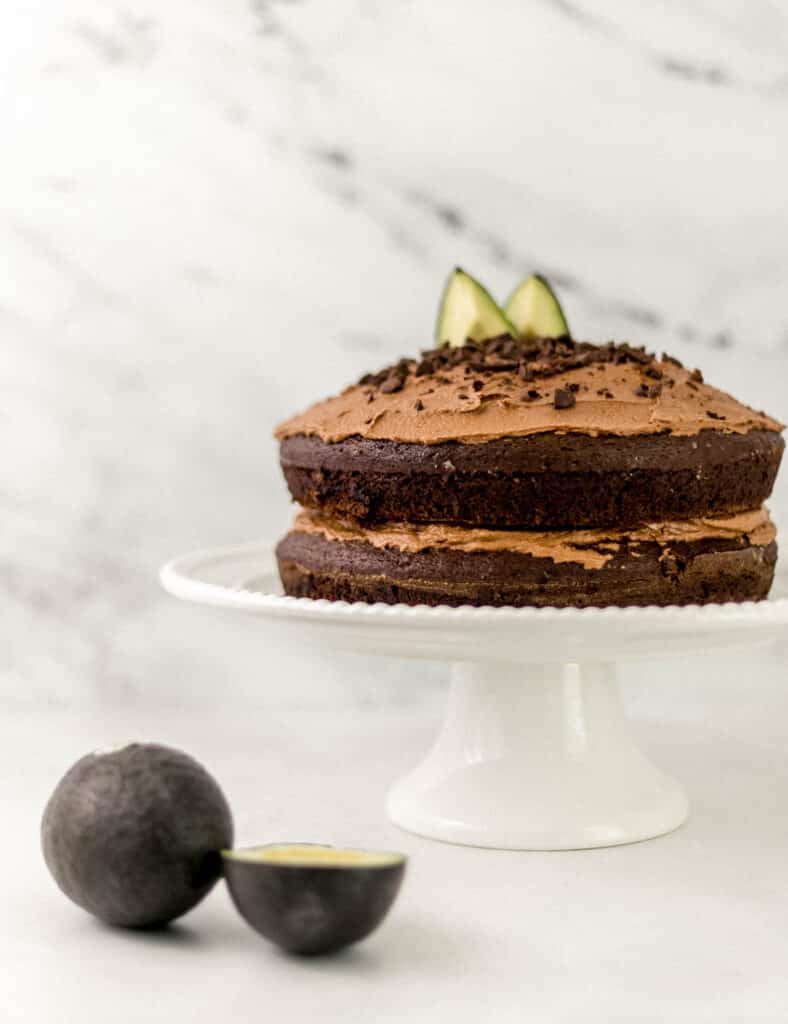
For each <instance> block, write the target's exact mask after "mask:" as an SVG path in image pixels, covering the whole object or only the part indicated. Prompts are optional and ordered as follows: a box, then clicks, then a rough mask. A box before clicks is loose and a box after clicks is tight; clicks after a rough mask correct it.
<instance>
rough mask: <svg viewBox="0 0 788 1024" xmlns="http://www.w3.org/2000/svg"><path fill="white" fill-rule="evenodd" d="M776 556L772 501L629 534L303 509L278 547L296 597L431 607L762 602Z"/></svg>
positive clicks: (285, 580)
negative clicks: (391, 519) (376, 520)
mask: <svg viewBox="0 0 788 1024" xmlns="http://www.w3.org/2000/svg"><path fill="white" fill-rule="evenodd" d="M776 557H777V548H776V543H775V531H774V527H773V525H772V523H771V521H770V520H769V517H768V514H767V512H766V511H765V510H764V509H758V510H755V511H749V512H744V513H740V514H737V515H732V516H723V517H713V518H709V517H706V518H698V519H692V520H688V521H677V522H670V521H664V522H652V523H648V524H646V525H643V526H641V527H639V528H637V529H634V530H629V531H625V530H601V529H594V530H579V531H509V530H483V529H464V528H462V527H456V526H439V525H430V526H423V527H420V526H417V525H413V524H404V523H396V524H389V525H387V526H385V527H380V528H372V529H367V528H363V527H361V526H359V525H357V524H352V523H344V522H339V521H336V520H331V519H327V518H325V517H323V516H320V515H319V514H315V513H308V512H303V513H301V514H300V515H299V516H298V518H297V519H296V522H295V524H294V527H293V529H292V530H291V532H290V533H288V534H287V536H286V537H285V538H284V539H283V540H282V541H281V543H280V544H279V546H278V548H277V558H278V561H279V569H280V574H281V576H282V580H283V583H284V587H285V591H286V592H287V593H288V594H292V595H294V596H301V597H313V598H328V599H330V600H348V601H367V602H375V601H383V602H385V603H389V604H394V603H398V602H403V603H405V604H428V605H439V604H448V605H461V604H471V605H515V606H517V605H535V606H543V605H551V606H555V607H562V606H575V607H585V606H589V605H594V606H605V605H619V606H621V605H648V604H660V605H668V604H695V603H698V604H703V603H708V602H724V601H745V600H760V599H762V598H764V597H766V596H767V594H768V591H769V587H770V585H771V581H772V577H773V574H774V565H775V561H776Z"/></svg>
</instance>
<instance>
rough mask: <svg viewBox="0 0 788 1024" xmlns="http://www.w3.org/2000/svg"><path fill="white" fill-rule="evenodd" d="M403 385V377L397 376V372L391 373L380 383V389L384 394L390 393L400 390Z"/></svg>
mask: <svg viewBox="0 0 788 1024" xmlns="http://www.w3.org/2000/svg"><path fill="white" fill-rule="evenodd" d="M404 387H405V378H404V377H399V376H397V374H395V373H392V374H391V375H390V376H389V377H386V379H385V380H384V381H383V383H382V384H381V385H380V390H381V392H382V393H383V394H384V395H391V394H393V393H394V392H395V391H402V389H403V388H404Z"/></svg>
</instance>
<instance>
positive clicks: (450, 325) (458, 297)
mask: <svg viewBox="0 0 788 1024" xmlns="http://www.w3.org/2000/svg"><path fill="white" fill-rule="evenodd" d="M514 333H515V332H514V328H513V327H512V325H511V324H510V323H509V321H508V320H507V318H506V317H505V316H504V314H503V313H502V312H501V309H500V307H499V306H498V304H497V303H496V301H495V299H493V297H492V295H490V293H489V292H488V291H487V289H486V288H485V287H484V286H483V285H481V284H479V282H478V281H477V280H476V279H475V278H473V277H471V276H470V274H466V273H465V271H464V270H461V269H460V268H459V267H457V268H456V269H455V270H454V272H453V273H452V275H451V276H450V277H449V280H448V281H447V282H446V287H445V289H444V291H443V298H442V299H441V304H440V309H439V311H438V323H437V324H436V326H435V341H436V342H437V344H438V345H443V344H444V343H446V342H448V344H449V345H453V346H460V345H464V344H465V342H466V341H468V340H470V341H484V340H485V339H487V338H495V337H497V336H498V335H499V334H511V335H514Z"/></svg>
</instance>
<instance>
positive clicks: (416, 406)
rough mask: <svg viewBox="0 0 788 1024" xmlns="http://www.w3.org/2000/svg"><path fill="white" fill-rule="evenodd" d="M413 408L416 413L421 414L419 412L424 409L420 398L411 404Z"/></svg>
mask: <svg viewBox="0 0 788 1024" xmlns="http://www.w3.org/2000/svg"><path fill="white" fill-rule="evenodd" d="M413 408H414V409H415V410H416V412H421V410H422V409H423V408H424V402H422V400H421V399H420V398H417V399H416V401H415V402H414V404H413Z"/></svg>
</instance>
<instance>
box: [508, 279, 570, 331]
mask: <svg viewBox="0 0 788 1024" xmlns="http://www.w3.org/2000/svg"><path fill="white" fill-rule="evenodd" d="M504 312H505V313H506V316H507V317H508V318H509V319H510V320H511V322H512V324H513V325H514V328H515V331H516V333H517V334H519V335H520V337H521V338H561V337H564V336H568V335H569V325H568V324H567V322H566V317H565V316H564V311H563V310H562V309H561V303H560V302H559V301H558V299H557V298H556V296H555V292H554V291H553V289H552V288H551V287H550V285H549V284H548V283H547V281H546V280H545V278H543V277H542V276H541V275H540V274H531V276H530V277H527V278H526V279H525V280H524V281H523V282H522V283H521V284H520V285H518V287H517V288H515V290H514V291H513V292H512V294H511V296H510V297H509V301H508V302H507V303H506V306H505V308H504Z"/></svg>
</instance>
